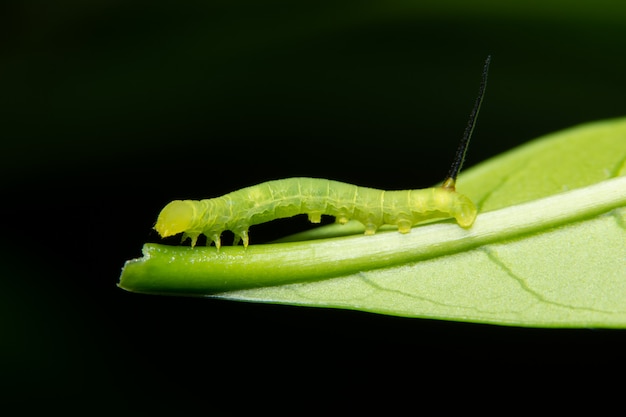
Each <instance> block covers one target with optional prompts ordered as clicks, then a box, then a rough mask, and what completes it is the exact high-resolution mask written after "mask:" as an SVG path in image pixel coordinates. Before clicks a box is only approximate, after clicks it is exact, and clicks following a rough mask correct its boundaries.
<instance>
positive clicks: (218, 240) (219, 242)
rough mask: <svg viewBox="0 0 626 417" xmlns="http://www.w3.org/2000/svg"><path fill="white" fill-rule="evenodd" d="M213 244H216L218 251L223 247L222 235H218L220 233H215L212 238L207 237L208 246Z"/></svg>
mask: <svg viewBox="0 0 626 417" xmlns="http://www.w3.org/2000/svg"><path fill="white" fill-rule="evenodd" d="M211 242H213V243H215V247H216V248H217V250H218V251H219V250H220V248H221V247H222V238H221V236H220V234H218V233H215V234H213V235H211V236H208V235H207V239H206V245H207V246H209V245H210V244H211Z"/></svg>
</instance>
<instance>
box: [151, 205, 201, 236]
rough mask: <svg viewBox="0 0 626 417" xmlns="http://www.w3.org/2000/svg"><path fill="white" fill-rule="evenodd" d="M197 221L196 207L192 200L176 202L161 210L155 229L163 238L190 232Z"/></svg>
mask: <svg viewBox="0 0 626 417" xmlns="http://www.w3.org/2000/svg"><path fill="white" fill-rule="evenodd" d="M195 219H196V207H195V205H194V204H193V201H190V200H174V201H172V202H171V203H169V204H168V205H167V206H165V207H164V208H163V210H161V213H160V214H159V218H158V219H157V222H156V225H155V226H154V229H155V230H156V231H157V232H158V233H159V235H161V237H169V236H174V235H177V234H179V233H182V232H186V231H188V230H190V229H191V228H192V226H193V224H194V222H195Z"/></svg>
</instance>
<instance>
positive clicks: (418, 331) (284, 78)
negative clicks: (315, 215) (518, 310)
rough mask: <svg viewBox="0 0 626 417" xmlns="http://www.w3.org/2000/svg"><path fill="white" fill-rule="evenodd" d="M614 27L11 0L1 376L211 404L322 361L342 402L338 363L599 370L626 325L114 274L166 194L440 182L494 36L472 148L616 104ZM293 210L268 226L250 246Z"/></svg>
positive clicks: (313, 370)
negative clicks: (234, 291)
mask: <svg viewBox="0 0 626 417" xmlns="http://www.w3.org/2000/svg"><path fill="white" fill-rule="evenodd" d="M625 24H626V3H623V2H615V1H608V0H602V1H595V2H587V1H582V0H570V1H561V0H546V1H541V2H539V1H530V2H529V1H521V0H520V1H517V0H515V1H509V2H499V1H496V0H476V1H472V2H466V1H462V0H458V1H453V0H448V1H440V2H413V1H401V0H387V1H382V0H381V1H298V2H289V1H271V0H268V1H230V2H212V1H189V2H166V1H156V2H147V1H114V0H112V1H103V0H99V1H90V2H84V1H70V0H65V1H56V2H47V1H20V2H7V3H3V4H2V6H0V137H1V138H2V148H1V149H2V151H1V153H0V154H1V157H2V164H1V165H0V184H1V187H2V188H1V189H2V205H1V211H0V214H1V215H2V219H3V222H2V224H3V226H4V227H3V232H4V233H3V238H2V276H1V277H0V326H1V327H0V346H1V349H2V351H1V352H0V353H2V361H3V362H4V363H2V368H3V373H2V374H3V376H4V377H3V383H4V387H3V394H5V396H6V397H7V398H12V399H13V400H15V401H18V402H19V401H23V402H24V404H31V405H32V403H31V402H30V399H31V398H42V399H45V400H46V401H53V402H54V401H60V402H61V403H63V402H64V401H65V400H77V399H88V400H89V399H91V400H93V401H98V404H99V406H100V407H111V409H112V410H114V411H123V410H125V409H126V407H130V408H137V409H143V407H147V406H150V405H151V406H154V405H155V404H157V405H158V404H160V402H159V401H161V400H163V401H166V400H165V399H166V398H167V399H169V400H172V401H173V402H176V400H173V399H172V398H175V397H176V395H178V394H180V395H183V396H187V397H188V398H187V400H186V401H184V402H185V403H186V404H194V403H195V401H200V402H204V401H205V400H207V398H209V397H210V398H211V401H213V403H212V404H213V406H218V405H224V404H223V399H222V403H220V397H219V394H216V391H212V388H211V389H209V388H208V385H207V386H204V385H202V384H200V385H198V384H197V383H196V382H193V381H196V380H197V378H201V380H202V381H204V382H205V383H207V384H208V383H209V382H215V381H219V382H220V384H222V385H226V386H227V387H232V388H233V389H235V388H236V389H238V390H243V391H245V387H246V386H247V385H248V384H250V386H252V385H255V384H260V383H262V379H263V378H264V375H274V376H276V375H281V377H282V378H283V379H285V380H290V379H291V378H296V377H297V376H302V375H305V376H309V375H311V376H312V379H315V378H314V377H315V376H317V377H321V378H326V382H325V384H326V385H324V387H320V389H321V390H322V391H324V393H325V396H326V397H328V398H330V399H331V400H333V401H335V403H343V402H344V401H345V399H344V397H343V394H342V389H343V386H342V383H341V382H338V381H343V379H344V378H346V377H347V376H348V375H352V376H354V375H357V376H366V375H369V373H370V372H372V373H375V372H373V370H379V371H382V370H393V369H400V370H401V372H400V374H404V373H413V372H417V371H418V370H419V369H421V368H422V366H423V365H424V363H426V362H432V361H433V360H435V361H437V362H438V363H441V364H442V365H441V366H443V364H446V366H451V367H453V368H456V369H459V367H460V368H461V369H462V367H463V366H465V365H467V364H474V365H472V366H478V365H476V364H477V363H480V364H481V365H480V369H481V372H482V371H484V369H483V368H482V366H483V364H484V366H485V368H488V367H489V366H490V365H493V361H494V360H495V361H497V362H498V363H499V364H500V365H502V366H503V367H504V368H506V369H508V368H509V367H511V369H516V370H519V369H520V368H525V367H529V368H531V369H534V367H535V366H537V367H539V365H538V364H540V363H543V362H541V361H546V363H547V362H551V363H553V364H554V363H556V364H562V365H564V366H566V367H568V365H569V364H571V363H576V364H577V365H578V366H580V364H581V363H582V364H584V365H585V366H586V365H588V363H587V362H586V360H587V359H585V358H589V356H588V355H587V354H583V352H589V351H593V350H594V349H597V350H598V351H603V352H606V351H607V349H621V348H623V347H624V337H623V336H624V333H623V332H621V331H610V330H538V329H518V328H502V327H496V326H484V325H474V324H462V323H447V322H438V321H430V320H415V319H404V318H395V317H386V316H377V315H373V314H367V313H361V312H351V311H339V310H325V309H312V308H296V307H289V306H274V305H261V304H246V303H234V302H225V301H219V300H205V299H187V298H176V297H155V296H144V295H138V294H130V293H126V292H124V291H122V290H120V289H118V288H117V287H116V282H117V279H118V277H119V273H120V268H121V267H122V265H123V263H124V261H125V260H127V259H131V258H135V257H138V256H140V254H141V246H142V244H143V243H144V242H146V241H155V240H156V236H154V234H153V233H152V232H151V226H152V225H153V223H154V221H155V219H156V216H157V214H158V212H159V210H160V209H161V207H162V206H163V205H164V204H166V203H167V202H169V201H170V200H173V199H178V198H207V197H214V196H218V195H220V194H224V193H226V192H229V191H233V190H236V189H238V188H241V187H243V186H247V185H252V184H255V183H259V182H262V181H266V180H270V179H278V178H286V177H293V176H314V177H322V178H330V179H336V180H340V181H345V182H350V183H355V184H358V185H365V186H370V187H376V188H384V189H403V188H420V187H425V186H430V185H432V184H434V183H436V182H438V181H440V180H441V179H442V178H443V176H444V175H445V173H446V171H447V168H448V165H449V163H450V161H451V158H452V156H453V154H454V151H455V147H456V144H457V141H458V140H459V138H460V136H461V134H462V132H463V129H464V127H465V124H466V120H467V117H468V115H469V112H470V110H471V107H472V104H473V102H474V99H475V94H476V92H477V90H478V84H479V81H480V71H481V69H482V65H483V61H484V59H485V57H486V56H487V55H488V54H491V55H492V56H493V61H492V65H491V73H490V79H489V86H488V89H487V95H486V98H485V101H484V104H483V108H482V113H481V115H480V118H479V121H478V125H477V128H476V130H475V134H474V140H473V144H472V146H471V148H470V151H469V154H468V157H467V161H466V166H467V167H469V166H471V165H474V164H477V163H479V162H480V161H482V160H485V159H487V158H489V157H491V156H494V155H497V154H499V153H501V152H502V151H505V150H508V149H511V148H513V147H515V146H517V145H519V144H522V143H524V142H526V141H528V140H530V139H533V138H535V137H538V136H540V135H542V134H546V133H550V132H553V131H556V130H559V129H562V128H566V127H570V126H572V125H576V124H580V123H584V122H588V121H593V120H597V119H604V118H612V117H619V116H624V115H626V100H625V99H624V92H625V91H626V77H624V74H625V73H626V54H624V47H625V46H626V26H625ZM301 227H306V222H305V221H304V220H303V219H300V220H295V221H293V222H289V223H279V224H276V225H270V226H267V227H263V226H259V227H258V229H253V230H252V234H251V236H252V241H253V243H254V242H256V243H259V242H264V241H267V240H270V239H272V238H275V237H278V235H280V234H281V233H284V230H285V229H287V228H289V229H291V230H293V228H296V229H297V228H301ZM507 352H508V353H510V355H509V354H507ZM520 352H525V353H524V354H523V355H519V354H520ZM564 352H566V353H567V354H565V353H564ZM294 355H295V356H294ZM602 357H603V358H604V360H607V361H611V360H612V357H611V356H610V355H608V356H607V355H606V354H605V355H603V356H602ZM570 361H572V362H570ZM519 364H522V366H521V367H520V366H519ZM259 375H261V376H259ZM387 377H388V378H391V379H392V380H393V379H394V378H395V376H394V375H393V373H390V374H389V375H387ZM365 379H366V378H365ZM331 381H332V382H331ZM228 389H229V388H226V390H228ZM102 394H104V397H103V396H102ZM207 396H208V397H207ZM103 398H106V400H103ZM155 398H158V399H159V401H157V402H155ZM225 407H226V408H227V407H228V405H227V404H226V405H225Z"/></svg>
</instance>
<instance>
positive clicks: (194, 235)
mask: <svg viewBox="0 0 626 417" xmlns="http://www.w3.org/2000/svg"><path fill="white" fill-rule="evenodd" d="M198 236H200V233H187V232H185V233H183V237H182V239H181V241H180V243H183V242H184V241H185V240H187V239H188V238H189V239H191V247H192V248H193V247H194V246H196V242H197V241H198Z"/></svg>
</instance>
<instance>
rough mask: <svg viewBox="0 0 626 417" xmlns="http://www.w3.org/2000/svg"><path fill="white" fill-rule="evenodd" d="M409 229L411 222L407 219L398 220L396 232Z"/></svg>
mask: <svg viewBox="0 0 626 417" xmlns="http://www.w3.org/2000/svg"><path fill="white" fill-rule="evenodd" d="M410 231H411V222H410V221H408V220H400V221H398V232H400V233H409V232H410Z"/></svg>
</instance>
